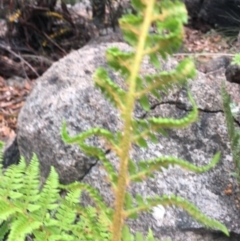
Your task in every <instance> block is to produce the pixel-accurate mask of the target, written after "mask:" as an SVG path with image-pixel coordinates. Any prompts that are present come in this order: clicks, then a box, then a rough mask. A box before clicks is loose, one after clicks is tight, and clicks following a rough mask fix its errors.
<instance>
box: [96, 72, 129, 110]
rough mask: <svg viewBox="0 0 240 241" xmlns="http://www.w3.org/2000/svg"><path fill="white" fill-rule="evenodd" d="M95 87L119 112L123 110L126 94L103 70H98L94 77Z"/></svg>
mask: <svg viewBox="0 0 240 241" xmlns="http://www.w3.org/2000/svg"><path fill="white" fill-rule="evenodd" d="M93 78H94V81H95V85H96V86H97V87H98V88H99V89H100V90H101V92H102V93H103V94H104V95H105V97H106V99H109V100H110V101H111V102H112V103H113V105H114V106H115V107H117V108H118V109H119V110H123V109H124V104H125V98H126V92H125V91H124V90H123V89H121V88H120V87H119V86H118V85H116V84H115V83H114V82H113V81H112V80H111V79H110V78H109V76H108V73H107V71H106V70H105V69H103V68H99V69H98V70H97V71H96V72H95V75H94V77H93Z"/></svg>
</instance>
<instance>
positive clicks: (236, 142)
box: [221, 82, 240, 183]
mask: <svg viewBox="0 0 240 241" xmlns="http://www.w3.org/2000/svg"><path fill="white" fill-rule="evenodd" d="M221 94H222V102H223V110H224V114H225V119H226V124H227V131H228V137H229V140H230V145H231V150H232V157H233V161H234V165H235V173H233V175H234V176H235V177H236V178H237V179H238V182H239V183H240V161H239V160H240V131H239V129H237V128H235V126H234V118H233V114H232V111H231V106H230V104H231V98H230V95H229V94H228V93H227V91H226V86H225V84H224V82H223V83H222V88H221Z"/></svg>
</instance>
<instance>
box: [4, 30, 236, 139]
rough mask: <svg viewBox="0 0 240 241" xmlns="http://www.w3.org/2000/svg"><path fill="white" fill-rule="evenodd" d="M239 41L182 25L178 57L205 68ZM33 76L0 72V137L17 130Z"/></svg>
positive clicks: (204, 70) (231, 49)
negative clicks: (5, 75)
mask: <svg viewBox="0 0 240 241" xmlns="http://www.w3.org/2000/svg"><path fill="white" fill-rule="evenodd" d="M239 45H240V44H239V42H237V40H233V39H231V38H227V37H224V36H222V35H220V34H219V33H217V32H216V31H215V30H211V31H209V32H207V33H202V32H201V31H199V30H195V29H191V28H189V27H185V38H184V43H183V46H182V48H181V50H180V52H179V53H178V54H177V55H176V56H177V57H178V58H183V57H186V56H193V58H194V61H195V63H196V67H197V69H198V70H199V71H202V72H206V66H208V63H209V61H211V60H212V59H214V58H217V57H219V56H228V57H230V58H231V57H232V56H233V55H234V54H235V53H238V52H240V48H239ZM35 81H36V78H34V79H29V78H22V77H17V76H15V77H14V78H13V77H11V78H4V77H3V76H2V74H1V72H0V140H2V141H7V140H8V139H12V138H13V137H14V136H15V134H16V130H17V118H18V114H19V111H20V110H21V107H22V106H23V105H24V102H25V101H26V98H27V96H28V95H29V93H30V92H31V89H32V87H33V86H34V83H35Z"/></svg>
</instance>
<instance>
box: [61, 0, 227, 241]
mask: <svg viewBox="0 0 240 241" xmlns="http://www.w3.org/2000/svg"><path fill="white" fill-rule="evenodd" d="M131 2H132V5H133V7H134V8H135V10H136V11H137V14H136V15H131V14H130V15H127V16H124V17H123V18H122V19H121V20H120V22H119V23H120V27H121V29H122V31H123V34H124V38H125V40H126V41H127V42H128V43H129V44H130V45H131V46H132V47H133V51H132V52H127V53H126V52H122V51H120V50H119V49H118V48H117V47H115V48H111V49H108V51H107V53H106V58H107V62H108V64H109V66H110V67H111V68H112V69H114V70H115V71H118V72H119V73H120V74H121V75H122V76H123V78H124V79H125V83H126V85H125V86H127V89H126V90H125V89H122V88H121V87H120V86H118V85H117V84H116V83H114V82H113V81H112V80H111V79H110V77H109V75H108V72H107V71H106V70H105V69H104V68H99V69H98V70H97V71H96V73H95V75H94V80H95V85H96V87H98V88H100V90H101V91H102V93H103V94H104V96H105V97H106V98H108V99H109V101H110V102H111V103H112V104H113V105H114V106H115V107H116V108H117V109H118V110H119V112H120V116H121V118H122V121H123V129H122V130H119V131H118V132H117V133H111V132H109V131H108V130H106V129H101V128H94V129H90V130H88V131H86V132H83V133H80V134H79V135H77V136H75V137H70V136H69V135H68V133H67V124H66V123H64V125H63V129H62V137H63V140H64V141H65V142H66V143H78V145H79V147H80V148H81V149H82V150H83V151H84V152H85V153H86V154H87V155H89V156H95V157H97V158H98V159H99V160H101V161H102V162H103V165H104V167H105V169H106V171H107V175H108V180H109V182H110V183H111V185H112V190H114V196H115V203H114V212H113V217H112V220H111V225H110V227H109V232H110V233H111V234H112V236H111V240H114V241H120V240H134V237H133V236H132V235H131V234H130V232H129V230H128V228H126V227H124V222H125V220H126V219H127V218H129V217H136V216H137V214H138V213H139V212H141V211H150V210H151V209H152V208H153V207H154V206H157V205H163V206H167V205H175V206H179V207H182V208H183V209H185V210H186V211H187V212H188V213H189V214H190V215H192V216H193V217H194V218H195V219H196V220H198V221H199V222H201V223H203V224H204V225H206V226H208V227H211V228H215V229H219V230H222V231H223V232H224V233H225V234H227V235H228V231H227V229H226V227H225V226H224V225H222V224H221V223H219V222H217V221H215V220H212V219H210V218H208V217H206V216H205V215H203V214H202V213H201V212H200V211H199V210H198V209H197V208H196V207H195V206H194V205H192V204H190V203H189V202H187V201H186V200H183V199H182V198H180V197H177V196H175V195H172V196H162V197H156V198H147V199H143V198H142V197H141V196H138V198H136V199H135V200H133V197H132V196H131V194H130V193H127V192H126V188H127V186H129V185H130V184H131V182H135V181H141V180H143V179H145V178H146V177H148V176H150V177H151V176H152V175H153V172H154V171H156V170H159V171H161V168H162V167H165V168H166V167H168V166H169V165H179V166H181V167H183V168H185V169H188V170H190V171H194V172H198V173H200V172H204V171H207V170H209V169H210V168H212V167H214V166H215V165H216V163H217V162H218V160H219V158H220V154H219V153H217V154H216V155H215V156H214V157H213V159H212V160H211V161H210V164H209V165H207V166H205V167H197V166H194V165H192V164H189V163H188V162H186V161H185V160H180V159H178V158H174V157H159V158H156V159H153V160H143V161H141V162H140V163H138V164H135V162H134V161H133V160H131V159H130V151H131V146H132V145H133V144H137V145H139V146H141V147H147V141H146V140H147V139H148V140H150V141H156V140H157V138H156V135H157V134H158V133H162V132H163V130H164V129H166V128H168V129H169V128H170V129H171V128H183V127H186V126H188V125H189V124H191V123H192V122H194V121H196V119H197V115H198V111H197V106H196V104H195V102H194V100H193V99H192V97H191V94H190V93H188V96H189V100H190V102H191V104H192V111H191V112H190V113H189V114H188V115H187V116H185V117H184V118H182V119H170V118H155V117H154V118H148V119H144V120H139V119H135V118H134V115H133V111H134V108H135V104H136V102H139V103H140V104H141V106H142V108H143V109H144V110H146V111H148V110H149V109H150V104H149V100H148V96H149V95H153V96H155V97H156V98H160V93H161V92H165V93H166V92H167V91H168V90H170V89H172V88H174V87H175V86H181V85H183V84H185V83H187V80H188V79H191V78H193V77H194V75H195V68H194V65H193V63H192V62H191V61H190V60H188V59H187V60H183V61H181V62H180V63H179V65H178V66H177V67H176V68H175V69H174V70H172V71H170V72H165V71H163V72H159V73H158V74H155V75H146V76H140V75H139V71H140V67H141V62H142V60H143V58H144V57H149V59H150V62H151V63H152V64H153V65H154V66H155V67H156V68H160V67H161V66H160V62H159V56H161V57H162V58H163V59H166V58H167V57H168V56H169V55H171V54H172V53H173V52H174V51H176V50H177V49H178V48H179V46H180V45H181V40H182V37H183V33H184V31H183V24H184V23H186V21H187V13H186V9H185V7H184V5H183V4H182V3H180V2H178V1H174V2H171V1H167V0H165V1H154V0H148V1H146V0H132V1H131ZM151 26H154V27H155V33H153V34H149V29H150V27H151ZM92 135H95V136H96V135H97V136H100V137H101V138H104V139H105V140H106V142H107V143H108V144H109V146H110V147H111V150H112V151H114V152H115V153H116V155H117V157H118V158H119V170H118V173H115V171H114V168H113V166H112V164H111V163H110V161H109V160H108V159H107V157H106V156H105V153H104V151H103V150H101V149H100V148H97V147H95V146H89V145H88V144H86V142H85V141H86V140H87V139H88V138H89V137H91V136H92ZM134 203H135V204H134ZM126 230H128V231H126ZM139 240H142V239H139Z"/></svg>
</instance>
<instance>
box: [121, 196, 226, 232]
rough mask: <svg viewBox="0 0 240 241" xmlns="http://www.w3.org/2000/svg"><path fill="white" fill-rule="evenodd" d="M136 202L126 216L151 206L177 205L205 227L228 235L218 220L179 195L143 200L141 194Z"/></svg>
mask: <svg viewBox="0 0 240 241" xmlns="http://www.w3.org/2000/svg"><path fill="white" fill-rule="evenodd" d="M136 202H137V207H136V208H133V209H130V210H127V211H126V213H125V215H126V216H131V215H133V214H134V213H138V212H140V211H141V212H142V211H149V210H150V209H151V208H152V207H155V206H157V205H162V206H177V207H181V208H182V209H184V210H185V211H186V212H188V214H190V215H191V216H192V217H193V218H194V219H195V220H197V221H198V222H200V223H202V224H204V225H205V226H206V227H209V228H213V229H216V230H220V231H222V232H223V233H225V234H226V235H227V236H229V232H228V230H227V228H226V227H225V226H224V225H223V224H221V223H220V222H218V221H216V220H214V219H211V218H209V217H207V216H206V215H204V214H203V213H202V212H201V211H200V210H199V209H198V208H197V207H196V206H195V205H193V204H192V203H190V202H189V201H187V200H185V199H183V198H181V197H178V196H175V195H171V196H167V195H163V196H161V197H158V196H157V197H154V198H147V199H146V201H145V200H144V199H143V197H142V196H140V195H137V196H136Z"/></svg>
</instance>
